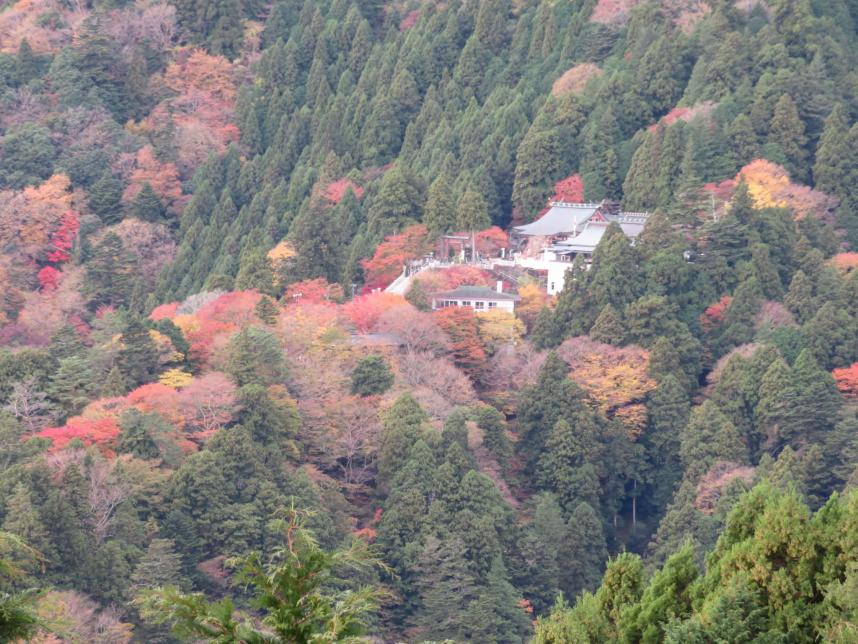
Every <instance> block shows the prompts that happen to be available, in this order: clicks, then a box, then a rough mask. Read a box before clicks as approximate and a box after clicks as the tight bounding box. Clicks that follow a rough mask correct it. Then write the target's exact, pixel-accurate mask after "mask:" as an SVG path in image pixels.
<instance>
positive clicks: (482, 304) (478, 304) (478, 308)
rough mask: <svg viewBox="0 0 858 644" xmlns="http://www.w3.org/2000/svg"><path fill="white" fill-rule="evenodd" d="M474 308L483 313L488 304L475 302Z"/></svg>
mask: <svg viewBox="0 0 858 644" xmlns="http://www.w3.org/2000/svg"><path fill="white" fill-rule="evenodd" d="M474 308H475V309H476V310H477V311H482V310H483V309H484V308H486V303H485V302H480V301H477V302H474Z"/></svg>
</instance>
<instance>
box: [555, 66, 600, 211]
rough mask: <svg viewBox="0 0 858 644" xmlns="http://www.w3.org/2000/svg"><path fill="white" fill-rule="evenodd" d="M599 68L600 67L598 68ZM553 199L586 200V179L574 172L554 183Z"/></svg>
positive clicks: (567, 200) (572, 201) (573, 201)
mask: <svg viewBox="0 0 858 644" xmlns="http://www.w3.org/2000/svg"><path fill="white" fill-rule="evenodd" d="M597 69H598V68H597ZM551 201H566V202H571V203H580V202H582V201H584V180H583V179H582V178H581V175H580V174H573V175H571V176H569V177H566V178H565V179H561V180H560V181H558V182H557V183H555V184H554V196H553V197H551Z"/></svg>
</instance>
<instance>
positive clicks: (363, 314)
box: [342, 292, 408, 333]
mask: <svg viewBox="0 0 858 644" xmlns="http://www.w3.org/2000/svg"><path fill="white" fill-rule="evenodd" d="M407 304H408V303H407V302H406V301H405V298H404V297H402V296H401V295H397V294H395V293H385V292H380V293H367V294H365V295H360V296H358V297H356V298H355V299H353V300H351V301H350V302H347V303H346V304H344V305H343V307H342V312H343V314H344V315H345V316H346V317H347V318H348V320H349V321H350V322H351V323H352V324H353V325H354V326H355V327H356V328H357V330H358V331H361V332H362V333H367V332H369V331H373V330H375V327H376V325H377V323H378V320H379V318H381V316H382V315H383V314H384V312H385V311H389V310H390V309H392V308H395V307H397V306H405V305H407Z"/></svg>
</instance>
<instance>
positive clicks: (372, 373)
mask: <svg viewBox="0 0 858 644" xmlns="http://www.w3.org/2000/svg"><path fill="white" fill-rule="evenodd" d="M392 385H393V372H392V371H391V370H390V366H389V365H388V364H387V361H386V360H385V359H384V357H383V356H380V355H370V356H366V357H365V358H361V360H360V361H359V362H358V363H357V365H355V369H354V371H353V372H352V394H353V395H358V396H376V395H379V394H383V393H384V392H385V391H387V390H388V389H390V387H391V386H392Z"/></svg>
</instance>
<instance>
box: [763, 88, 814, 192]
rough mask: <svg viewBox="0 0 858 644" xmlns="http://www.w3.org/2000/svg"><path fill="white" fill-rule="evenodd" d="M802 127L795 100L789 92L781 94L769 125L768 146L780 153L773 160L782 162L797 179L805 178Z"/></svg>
mask: <svg viewBox="0 0 858 644" xmlns="http://www.w3.org/2000/svg"><path fill="white" fill-rule="evenodd" d="M804 129H805V128H804V123H803V122H802V120H801V119H800V118H799V115H798V108H797V107H796V105H795V102H793V100H792V98H790V96H789V94H784V95H782V96H781V97H780V98H779V99H778V102H777V104H776V105H775V111H774V116H772V122H771V124H770V125H769V146H770V147H771V148H773V149H774V150H776V152H777V154H778V155H782V156H781V158H776V159H774V160H775V161H778V162H782V163H784V164H785V165H786V168H787V170H788V171H789V173H790V176H791V177H792V178H793V179H794V180H797V181H806V180H807V172H806V167H807V165H806V164H807V152H806V150H805V146H806V145H807V137H806V136H805V133H804Z"/></svg>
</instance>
